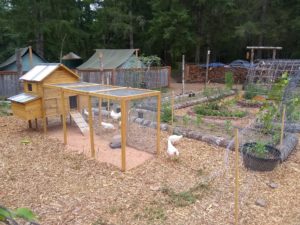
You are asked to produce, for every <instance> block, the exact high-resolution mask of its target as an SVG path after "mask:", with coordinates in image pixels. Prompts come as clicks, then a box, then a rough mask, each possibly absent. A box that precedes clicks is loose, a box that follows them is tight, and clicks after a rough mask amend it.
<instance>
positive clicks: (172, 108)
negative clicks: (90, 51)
mask: <svg viewBox="0 0 300 225" xmlns="http://www.w3.org/2000/svg"><path fill="white" fill-rule="evenodd" d="M171 113H172V120H171V124H172V128H173V122H174V91H172V97H171Z"/></svg>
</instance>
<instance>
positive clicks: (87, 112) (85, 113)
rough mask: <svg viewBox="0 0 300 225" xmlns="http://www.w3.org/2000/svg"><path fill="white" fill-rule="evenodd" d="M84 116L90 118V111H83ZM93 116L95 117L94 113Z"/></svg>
mask: <svg viewBox="0 0 300 225" xmlns="http://www.w3.org/2000/svg"><path fill="white" fill-rule="evenodd" d="M83 114H84V115H85V116H86V117H88V116H89V111H87V110H86V109H83ZM92 116H93V117H94V112H93V111H92Z"/></svg>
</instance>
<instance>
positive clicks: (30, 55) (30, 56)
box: [29, 46, 33, 68]
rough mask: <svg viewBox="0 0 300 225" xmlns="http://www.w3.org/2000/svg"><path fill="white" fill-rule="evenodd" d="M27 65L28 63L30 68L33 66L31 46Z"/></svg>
mask: <svg viewBox="0 0 300 225" xmlns="http://www.w3.org/2000/svg"><path fill="white" fill-rule="evenodd" d="M29 65H30V68H32V67H33V64H32V47H31V46H29Z"/></svg>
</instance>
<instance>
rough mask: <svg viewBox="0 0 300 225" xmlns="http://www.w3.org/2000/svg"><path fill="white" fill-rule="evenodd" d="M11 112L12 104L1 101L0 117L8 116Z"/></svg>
mask: <svg viewBox="0 0 300 225" xmlns="http://www.w3.org/2000/svg"><path fill="white" fill-rule="evenodd" d="M9 110H10V103H8V102H6V101H0V116H8V115H9V114H10V113H9Z"/></svg>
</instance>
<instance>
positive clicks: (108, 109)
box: [107, 99, 110, 112]
mask: <svg viewBox="0 0 300 225" xmlns="http://www.w3.org/2000/svg"><path fill="white" fill-rule="evenodd" d="M107 111H108V112H109V111H110V101H109V99H107Z"/></svg>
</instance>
